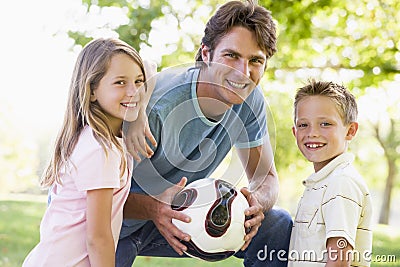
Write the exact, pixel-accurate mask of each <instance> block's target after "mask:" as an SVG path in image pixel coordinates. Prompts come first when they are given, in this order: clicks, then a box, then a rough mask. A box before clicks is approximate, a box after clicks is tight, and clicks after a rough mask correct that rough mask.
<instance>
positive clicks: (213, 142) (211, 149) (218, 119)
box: [116, 1, 292, 267]
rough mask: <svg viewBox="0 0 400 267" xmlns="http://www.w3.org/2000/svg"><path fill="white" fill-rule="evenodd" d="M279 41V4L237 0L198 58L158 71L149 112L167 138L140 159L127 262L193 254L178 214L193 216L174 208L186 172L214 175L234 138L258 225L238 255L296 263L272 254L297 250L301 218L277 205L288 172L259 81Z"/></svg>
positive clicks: (125, 230) (248, 261)
mask: <svg viewBox="0 0 400 267" xmlns="http://www.w3.org/2000/svg"><path fill="white" fill-rule="evenodd" d="M275 45H276V30H275V25H274V23H273V21H272V18H271V15H270V13H269V11H267V10H266V9H264V8H263V7H261V6H258V5H256V4H254V3H253V2H252V1H248V2H240V1H231V2H228V3H226V4H224V5H223V6H221V7H220V8H219V9H218V11H217V12H216V13H215V15H214V16H213V17H212V18H211V19H210V20H209V22H208V23H207V25H206V29H205V35H204V37H203V39H202V44H201V47H200V49H199V51H198V54H197V56H196V61H197V63H196V67H192V68H184V69H180V70H176V69H171V70H167V71H163V72H161V73H160V74H159V75H158V76H157V83H156V86H155V89H154V92H153V94H152V96H151V99H150V102H149V106H148V110H149V114H148V120H149V125H150V128H151V131H152V133H153V135H154V137H155V139H156V141H157V142H158V146H157V148H155V150H154V155H153V156H152V157H151V159H148V158H146V159H144V160H143V161H141V162H140V163H138V164H137V165H136V166H135V168H134V172H133V175H132V187H131V193H130V195H129V197H128V200H127V202H126V204H125V209H124V216H125V220H124V223H123V227H122V230H121V236H120V240H119V243H118V248H117V254H116V258H117V259H116V262H117V264H116V265H117V266H118V267H121V266H131V265H132V263H133V261H134V259H135V257H136V256H137V255H150V256H167V257H179V256H182V255H183V252H184V251H185V250H186V249H187V248H186V247H185V245H184V244H182V243H181V242H180V240H185V241H189V240H190V236H188V235H187V234H186V233H183V232H181V231H180V230H179V229H178V228H177V227H175V226H174V225H173V224H172V218H174V219H177V220H181V221H186V222H188V221H189V220H190V218H188V217H187V216H186V215H184V214H183V213H181V212H179V211H174V210H172V209H171V206H170V203H171V200H172V198H173V196H174V195H175V194H176V193H177V192H178V191H179V190H180V189H181V188H182V187H183V186H184V185H185V184H186V182H192V181H194V180H197V179H201V178H204V177H208V176H209V175H210V174H211V173H212V172H213V171H214V170H215V169H216V168H217V167H218V165H219V164H220V163H221V161H222V160H223V159H224V157H225V156H226V155H227V153H228V152H229V151H230V150H231V148H232V146H233V145H234V146H235V147H236V151H237V153H238V155H239V158H240V160H241V162H242V165H243V166H244V169H245V172H246V176H247V178H248V182H249V185H248V188H242V189H241V191H242V193H243V194H244V195H245V196H246V198H247V200H248V201H249V205H250V207H249V208H248V209H247V210H246V211H245V214H246V215H247V216H249V218H250V219H248V220H246V222H245V227H248V228H251V231H250V232H249V233H248V234H247V235H246V236H245V244H244V246H243V247H242V250H241V251H239V252H237V253H236V254H235V256H237V257H240V258H244V265H245V266H265V265H267V266H286V262H285V261H281V260H280V259H278V258H277V257H276V255H275V257H273V256H272V257H264V254H265V252H266V251H265V250H266V248H268V250H269V251H270V250H272V249H274V250H275V251H279V250H283V251H287V249H288V246H289V239H290V232H291V228H292V221H291V217H290V216H289V214H288V213H286V212H284V211H282V210H276V209H272V207H273V205H274V204H275V202H276V200H277V196H278V177H277V173H276V170H275V166H274V162H273V152H272V148H271V144H270V142H269V137H268V132H267V126H266V107H265V103H264V98H263V94H262V91H261V88H260V87H259V86H258V84H259V82H260V80H261V78H262V76H263V74H264V71H265V69H266V65H267V60H268V59H269V58H270V57H271V56H272V55H273V54H274V53H275V51H276V47H275ZM128 136H129V135H128ZM260 253H262V254H263V257H260V255H261V254H260ZM272 254H273V253H272ZM281 255H282V254H281ZM286 256H287V255H286Z"/></svg>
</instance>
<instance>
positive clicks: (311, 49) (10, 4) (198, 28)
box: [0, 0, 400, 267]
mask: <svg viewBox="0 0 400 267" xmlns="http://www.w3.org/2000/svg"><path fill="white" fill-rule="evenodd" d="M83 2H84V3H92V5H91V6H90V8H88V6H87V5H83V4H82V3H83ZM224 2H225V1H222V0H204V1H197V0H196V1H195V0H186V1H182V0H170V1H166V0H157V1H155V0H133V1H123V0H117V1H104V0H96V1H90V0H38V1H31V0H19V1H3V2H2V3H1V6H0V37H1V41H0V266H1V267H9V266H20V263H21V262H22V260H23V258H24V257H25V256H26V254H27V253H28V251H29V250H30V249H31V248H32V246H33V245H34V244H35V243H37V240H38V237H39V233H38V229H39V222H40V218H41V216H42V214H43V212H44V209H45V205H46V204H45V203H46V191H43V190H40V189H39V187H38V179H39V176H40V175H41V173H42V171H43V168H44V166H45V164H46V163H47V161H48V160H49V152H50V151H51V149H52V147H53V141H54V139H55V137H56V135H57V132H58V129H59V127H60V125H61V123H62V120H63V115H64V110H65V105H66V101H67V99H66V98H67V92H68V86H69V79H70V76H71V73H72V69H73V64H74V63H75V59H76V57H77V55H78V53H79V52H80V51H81V49H82V44H84V43H86V42H87V41H89V40H90V39H91V38H96V37H119V34H118V33H117V32H119V33H120V36H122V37H124V38H127V39H128V41H129V42H133V44H134V45H135V47H136V48H137V49H138V50H139V51H140V54H141V55H142V57H143V58H146V59H151V60H153V61H155V62H157V64H158V66H159V69H162V68H164V67H167V66H173V65H175V64H179V63H187V62H192V60H193V58H194V54H195V51H196V50H197V48H198V45H199V43H200V38H201V36H202V33H203V30H204V26H205V22H206V21H207V19H208V18H209V16H210V15H211V14H212V12H213V11H214V10H215V7H216V6H218V5H220V4H222V3H224ZM259 2H260V3H262V4H264V5H265V6H266V7H267V8H271V10H273V14H272V15H273V16H274V18H275V19H276V22H277V25H278V33H279V38H278V48H279V49H278V52H277V53H276V54H275V55H274V57H273V58H272V59H271V60H270V61H269V62H268V68H267V72H266V74H265V77H264V79H263V80H262V86H263V89H264V93H265V97H266V101H267V102H268V104H269V110H268V122H269V124H268V125H269V126H268V127H269V133H270V136H271V140H272V144H273V148H274V151H275V161H276V165H277V169H278V173H279V176H280V189H281V194H280V197H279V201H278V205H279V206H281V207H283V208H285V209H287V210H288V211H289V212H290V213H291V214H292V215H294V212H295V210H296V206H297V203H298V200H299V198H300V196H301V193H302V191H303V189H304V188H303V186H302V184H301V181H302V180H303V179H305V178H306V177H307V176H308V175H309V174H310V173H311V172H312V171H313V170H312V166H311V164H310V163H309V162H306V161H305V160H304V159H303V157H302V156H301V154H300V153H299V152H298V150H297V147H296V144H295V140H294V138H293V136H292V134H291V129H290V128H291V126H292V105H293V95H294V92H295V89H296V88H298V87H301V86H302V85H303V84H304V82H305V81H306V80H307V78H310V77H315V78H317V79H324V80H332V81H335V82H338V83H343V84H344V85H346V86H348V87H349V88H350V89H351V90H352V92H353V93H354V94H355V95H356V97H357V99H358V105H359V123H360V128H359V132H358V134H357V136H356V138H355V140H353V141H352V142H351V144H350V151H351V152H353V153H355V154H356V161H355V165H356V167H357V169H358V170H359V171H360V173H361V174H362V175H363V176H364V178H365V180H366V182H367V184H368V186H369V188H370V191H371V195H372V199H373V205H374V216H373V223H374V225H375V226H374V230H377V231H375V232H374V240H375V241H374V251H375V252H374V253H375V254H379V253H385V254H396V255H398V258H399V259H397V262H400V254H399V247H398V245H397V246H396V244H397V243H400V230H399V227H400V211H399V210H398V209H397V203H398V202H399V201H400V194H399V189H400V177H399V176H400V157H399V155H400V134H399V133H400V52H399V51H400V24H399V21H400V2H398V1H397V0H384V1H382V0H355V1H347V0H336V1H333V0H312V1H311V0H310V1H308V0H303V1H288V0H280V1H273V0H259ZM102 3H103V4H104V3H113V4H115V6H113V7H102ZM120 4H121V5H122V6H123V7H122V8H120V7H118V6H119V5H120ZM157 5H159V6H160V9H159V10H157V8H155V6H157ZM127 6H129V8H128V7H127ZM131 11H137V12H138V13H135V16H140V15H142V17H140V19H139V20H136V21H135V18H132V16H131V17H129V16H127V14H128V13H129V12H131ZM139 11H140V12H142V13H140V12H139ZM153 11H154V12H155V13H152V12H153ZM143 12H144V13H143ZM146 12H149V13H146ZM157 12H159V13H157ZM143 14H145V15H143ZM147 15H150V18H148V17H147ZM146 19H149V20H150V21H149V22H148V24H147V27H148V30H149V31H148V32H146V31H141V30H142V28H143V27H145V26H146V23H147V22H146V21H145V20H146ZM121 25H122V26H125V28H123V29H121ZM71 33H72V34H71ZM125 41H126V40H125ZM389 159H390V160H389ZM232 167H234V168H238V172H237V173H238V175H237V177H231V179H232V180H233V181H234V182H237V181H239V180H240V178H242V176H243V172H242V171H241V170H240V163H239V161H238V159H237V158H236V157H235V153H229V155H228V156H227V158H226V160H225V161H224V163H223V164H222V165H221V166H220V168H218V169H217V171H216V172H215V174H214V175H213V176H214V177H222V176H224V174H226V173H227V172H226V170H227V168H232ZM388 177H392V178H393V180H390V181H389V179H388ZM240 183H241V184H245V182H244V181H243V179H242V180H240ZM22 200H23V201H22ZM385 203H386V204H385ZM390 204H391V205H390ZM385 210H386V211H387V214H386V215H388V216H385V214H384V213H382V211H385ZM382 215H383V216H382ZM380 217H381V218H380ZM385 221H386V222H385ZM382 222H383V223H382ZM395 238H397V239H395ZM395 240H397V241H395ZM396 242H397V243H396ZM152 260H153V259H152ZM164 261H165V260H164V259H163V260H162V263H160V264H161V265H157V264H156V263H154V261H151V262H150V261H149V259H143V260H142V262H141V263H140V259H139V263H138V264H139V265H137V266H153V265H152V264H155V265H157V266H165V264H166V263H165V262H164ZM140 264H142V265H140ZM174 264H176V262H171V263H170V265H171V266H175V265H174ZM230 264H231V263H230V262H229V261H228V263H227V265H223V266H232V264H231V265H230ZM396 264H397V263H395V264H393V265H390V266H400V265H396ZM237 265H238V266H239V265H241V264H240V263H239V262H237ZM135 266H136V263H135ZM183 266H194V265H193V261H188V263H187V265H185V264H183V265H182V267H183ZM196 266H198V265H196ZM199 266H200V265H199ZM201 266H204V265H201ZM218 266H219V265H218ZM221 266H222V265H221ZM372 266H389V265H387V264H382V265H379V264H377V265H372Z"/></svg>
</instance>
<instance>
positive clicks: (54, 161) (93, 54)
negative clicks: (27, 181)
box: [40, 38, 146, 187]
mask: <svg viewBox="0 0 400 267" xmlns="http://www.w3.org/2000/svg"><path fill="white" fill-rule="evenodd" d="M121 53H123V54H126V55H128V56H130V57H131V58H132V59H133V60H134V61H135V62H136V64H138V66H139V67H140V69H141V70H142V73H143V75H145V72H144V65H143V61H142V59H141V57H140V56H139V54H138V52H137V51H136V50H135V49H134V48H133V47H131V46H130V45H128V44H127V43H125V42H123V41H121V40H119V39H112V38H108V39H103V38H99V39H96V40H93V41H91V42H90V43H88V44H87V45H86V46H85V47H84V48H83V49H82V51H81V52H80V54H79V56H78V58H77V60H76V63H75V68H74V71H73V73H72V79H71V84H70V88H69V96H68V104H67V110H66V112H65V115H64V122H63V124H62V127H61V130H60V132H59V134H58V137H57V139H56V143H55V148H54V151H53V154H52V157H51V161H50V163H49V165H48V166H47V168H46V170H45V172H44V174H43V176H42V178H41V180H40V185H41V186H43V187H48V186H51V185H52V184H53V183H54V182H58V183H60V184H61V182H62V181H61V180H60V177H59V172H60V170H61V168H62V167H63V166H65V164H68V163H69V158H70V156H71V154H72V151H73V149H74V147H75V145H76V143H77V141H78V138H79V135H80V133H81V131H82V129H83V128H84V127H85V126H87V125H89V126H90V127H91V128H92V129H93V132H94V135H95V138H96V139H97V140H98V141H99V143H100V145H101V146H102V147H103V149H104V152H105V153H106V154H107V148H111V147H112V146H113V145H114V146H115V147H116V148H117V149H118V151H119V152H120V153H121V155H122V157H121V158H122V161H121V166H120V171H121V173H120V175H121V176H122V175H123V173H124V170H125V167H126V161H125V157H124V156H123V154H124V151H123V148H122V146H121V144H120V143H119V142H118V140H117V138H116V137H115V135H114V133H113V132H112V130H111V128H110V126H109V124H110V123H109V120H108V118H107V116H106V115H105V114H104V112H103V110H102V109H101V107H100V105H99V104H98V103H97V101H95V102H92V101H90V96H91V95H92V93H93V90H95V89H96V88H97V87H98V85H99V83H100V80H101V79H102V78H103V77H104V75H105V74H106V72H107V70H108V68H109V66H110V62H111V58H112V57H113V56H114V55H116V54H121ZM144 80H146V77H145V76H144Z"/></svg>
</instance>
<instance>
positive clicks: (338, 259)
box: [325, 237, 353, 267]
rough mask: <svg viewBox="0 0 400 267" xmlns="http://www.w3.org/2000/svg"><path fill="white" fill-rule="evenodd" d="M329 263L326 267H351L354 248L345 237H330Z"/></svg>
mask: <svg viewBox="0 0 400 267" xmlns="http://www.w3.org/2000/svg"><path fill="white" fill-rule="evenodd" d="M326 249H327V251H328V262H327V263H326V265H325V267H350V264H351V255H352V254H351V253H349V252H350V251H351V250H352V249H353V248H352V247H351V245H350V244H349V243H348V242H347V240H346V239H345V238H344V237H330V238H328V241H327V242H326Z"/></svg>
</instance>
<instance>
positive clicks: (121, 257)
mask: <svg viewBox="0 0 400 267" xmlns="http://www.w3.org/2000/svg"><path fill="white" fill-rule="evenodd" d="M136 255H137V247H136V245H135V244H134V243H133V242H131V240H130V238H129V237H125V238H123V239H120V240H119V241H118V245H117V250H116V253H115V266H116V267H131V266H132V264H133V261H134V260H135V257H136Z"/></svg>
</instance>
